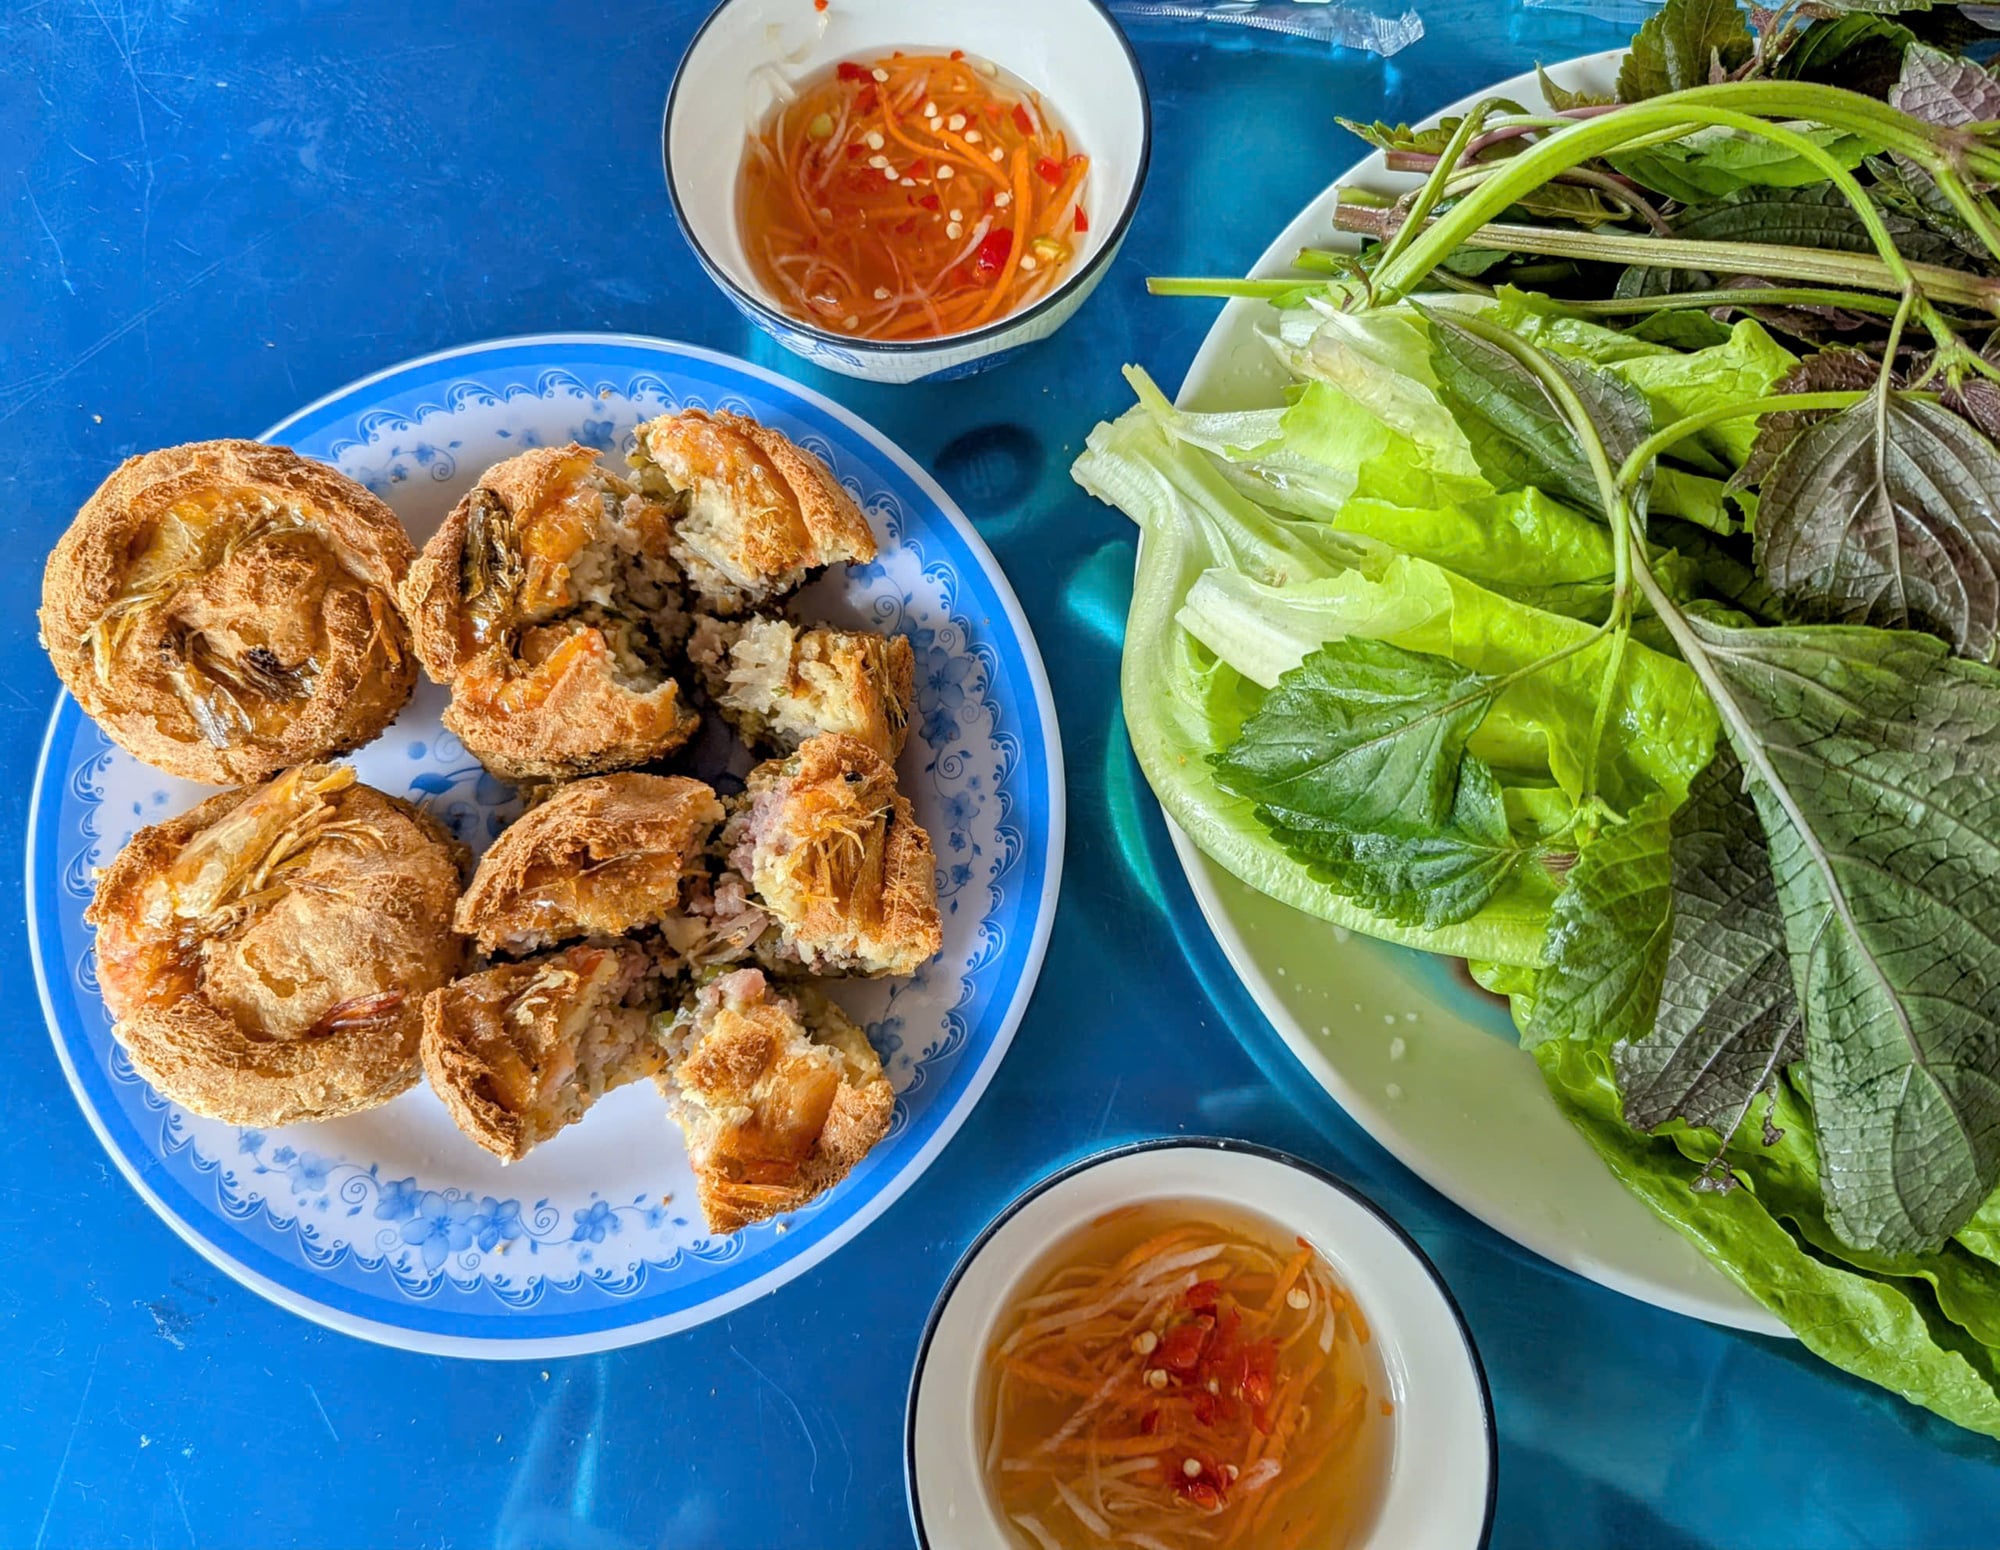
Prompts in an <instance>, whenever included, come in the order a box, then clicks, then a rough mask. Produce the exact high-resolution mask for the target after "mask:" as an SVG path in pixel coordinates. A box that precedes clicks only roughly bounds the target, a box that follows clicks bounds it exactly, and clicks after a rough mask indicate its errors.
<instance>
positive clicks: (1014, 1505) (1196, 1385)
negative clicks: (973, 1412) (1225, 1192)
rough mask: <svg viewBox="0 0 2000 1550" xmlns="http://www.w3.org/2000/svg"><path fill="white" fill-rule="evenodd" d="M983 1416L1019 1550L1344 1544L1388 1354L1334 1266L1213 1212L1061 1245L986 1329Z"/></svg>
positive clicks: (1375, 1501) (1107, 1222)
mask: <svg viewBox="0 0 2000 1550" xmlns="http://www.w3.org/2000/svg"><path fill="white" fill-rule="evenodd" d="M979 1405H980V1411H981V1418H982V1421H983V1427H982V1435H981V1441H982V1444H983V1447H984V1452H985V1469H986V1484H987V1489H988V1491H989V1492H990V1493H991V1497H992V1500H993V1502H994V1504H995V1505H996V1506H997V1507H998V1508H999V1510H1000V1514H1001V1516H1002V1517H1003V1518H1004V1519H1005V1520H1006V1522H1007V1524H1008V1527H1009V1530H1010V1532H1011V1533H1012V1534H1013V1535H1014V1542H1015V1543H1016V1544H1017V1545H1018V1546H1019V1547H1020V1550H1122V1547H1124V1546H1128V1545H1138V1546H1145V1547H1149V1550H1223V1547H1235V1550H1308V1547H1309V1550H1339V1547H1341V1546H1344V1545H1349V1544H1353V1543H1356V1542H1358V1541H1360V1540H1361V1539H1363V1538H1364V1537H1365V1536H1366V1534H1367V1532H1368V1530H1369V1528H1370V1526H1371V1525H1372V1524H1373V1522H1374V1518H1375V1515H1376V1511H1377V1508H1378V1507H1379V1505H1380V1502H1381V1499H1382V1494H1383V1489H1384V1485H1385V1483H1386V1480H1387V1474H1388V1462H1389V1457H1390V1452H1391V1449H1392V1437H1391V1426H1390V1422H1389V1417H1390V1415H1391V1413H1392V1412H1393V1410H1394V1406H1393V1404H1392V1403H1391V1401H1390V1399H1389V1385H1388V1379H1387V1375H1386V1373H1385V1372H1384V1369H1383V1366H1382V1360H1381V1353H1380V1351H1379V1350H1378V1349H1377V1348H1376V1347H1375V1344H1374V1340H1373V1337H1372V1335H1371V1332H1370V1330H1369V1327H1368V1320H1367V1317H1366V1316H1365V1314H1364V1313H1363V1312H1362V1310H1361V1309H1360V1308H1359V1307H1358V1306H1356V1304H1355V1302H1354V1299H1353V1296H1352V1295H1351V1294H1350V1293H1349V1292H1348V1290H1347V1288H1346V1287H1345V1286H1343V1285H1342V1284H1341V1283H1340V1281H1339V1280H1338V1279H1337V1278H1336V1277H1335V1275H1334V1273H1333V1270H1332V1267H1331V1266H1329V1265H1328V1264H1327V1262H1326V1260H1325V1259H1324V1258H1323V1257H1322V1256H1321V1255H1320V1254H1319V1252H1318V1250H1316V1249H1315V1248H1314V1247H1313V1246H1312V1245H1311V1244H1309V1243H1307V1242H1306V1240H1305V1239H1303V1238H1298V1237H1294V1236H1291V1235H1289V1234H1287V1233H1286V1232H1285V1231H1284V1230H1283V1229H1282V1228H1280V1227H1279V1226H1277V1224H1276V1223H1273V1222H1271V1221H1269V1220H1267V1219H1265V1218H1263V1217H1260V1216H1256V1215H1254V1214H1252V1213H1251V1212H1248V1211H1239V1210H1232V1209H1228V1208H1224V1207H1220V1206H1216V1205H1213V1204H1209V1203H1206V1202H1203V1203H1195V1202H1189V1203H1179V1202H1171V1201H1153V1202H1147V1203H1145V1204H1141V1205H1134V1206H1128V1207H1126V1208H1124V1209H1122V1210H1119V1211H1114V1212H1112V1213H1111V1214H1110V1215H1108V1216H1105V1217H1101V1218H1099V1219H1098V1220H1097V1221H1095V1222H1092V1223H1090V1224H1089V1225H1087V1226H1085V1227H1082V1228H1080V1229H1078V1230H1077V1231H1075V1232H1074V1233H1072V1234H1071V1235H1070V1236H1069V1237H1067V1238H1065V1239H1064V1240H1062V1241H1061V1242H1059V1243H1057V1244H1056V1245H1055V1246H1054V1247H1052V1248H1051V1249H1050V1250H1049V1252H1048V1254H1047V1255H1046V1256H1044V1258H1043V1259H1042V1260H1041V1262H1040V1263H1038V1264H1037V1265H1035V1266H1032V1267H1030V1268H1029V1270H1028V1271H1027V1272H1026V1273H1025V1274H1024V1275H1023V1276H1022V1278H1021V1280H1020V1282H1019V1283H1018V1284H1017V1286H1016V1288H1015V1290H1014V1293H1013V1294H1012V1297H1011V1301H1010V1304H1009V1306H1008V1307H1007V1309H1006V1310H1005V1311H1004V1312H1003V1313H1002V1314H1001V1316H1000V1319H999V1322H998V1323H997V1325H996V1326H995V1330H994V1335H993V1339H992V1343H991V1345H990V1346H989V1347H988V1350H987V1354H986V1371H985V1377H984V1383H983V1386H982V1392H981V1395H980V1401H979Z"/></svg>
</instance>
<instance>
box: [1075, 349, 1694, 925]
mask: <svg viewBox="0 0 2000 1550" xmlns="http://www.w3.org/2000/svg"><path fill="white" fill-rule="evenodd" d="M1142 382H1144V378H1143V377H1142V376H1140V377H1136V378H1135V386H1136V385H1138V384H1139V383H1142ZM1145 386H1146V387H1147V388H1151V384H1150V383H1145ZM1152 391H1153V394H1154V396H1156V397H1157V389H1153V390H1152ZM1217 463H1218V460H1217V459H1215V458H1214V457H1212V456H1211V455H1210V454H1208V453H1206V452H1203V451H1202V450H1201V449H1199V448H1197V447H1194V446H1192V445H1190V444H1188V443H1186V442H1182V441H1179V440H1177V439H1175V438H1172V437H1170V436H1168V435H1166V434H1165V433H1164V431H1163V430H1162V428H1161V426H1160V423H1159V421H1158V420H1157V419H1156V418H1155V417H1154V415H1153V414H1152V413H1151V412H1149V411H1148V410H1147V409H1146V408H1144V407H1141V408H1138V409H1135V410H1133V411H1131V412H1130V413H1128V414H1127V415H1125V416H1124V418H1122V419H1120V420H1118V421H1116V422H1113V423H1110V424H1106V425H1100V426H1099V427H1098V428H1097V429H1096V430H1095V431H1094V432H1092V434H1091V437H1090V440H1089V444H1088V446H1087V448H1086V450H1085V452H1084V454H1083V456H1082V457H1080V458H1079V459H1078V460H1077V463H1076V467H1075V469H1074V473H1075V476H1076V478H1077V480H1078V482H1079V483H1081V484H1082V485H1083V486H1084V488H1085V489H1087V490H1089V491H1090V492H1091V493H1092V494H1094V495H1096V496H1097V497H1098V498H1099V499H1101V500H1104V501H1107V502H1109V503H1110V504H1112V505H1115V506H1118V507H1119V508H1120V509H1122V510H1124V511H1125V512H1126V513H1128V514H1129V515H1130V516H1131V517H1132V518H1133V520H1134V521H1135V522H1137V523H1139V524H1140V526H1141V527H1142V529H1143V530H1144V535H1145V536H1144V542H1143V544H1142V546H1141V551H1140V556H1139V567H1138V575H1137V577H1136V578H1135V580H1134V583H1133V592H1132V605H1131V611H1130V614H1129V615H1128V618H1127V621H1126V635H1125V658H1124V673H1123V688H1124V703H1125V720H1126V726H1127V729H1128V730H1129V732H1130V734H1131V739H1132V748H1133V752H1134V753H1135V754H1136V755H1137V757H1138V760H1139V763H1140V766H1141V768H1142V769H1144V771H1145V772H1146V776H1147V779H1148V780H1149V781H1150V782H1151V783H1152V786H1153V789H1154V791H1155V792H1156V793H1157V794H1158V795H1159V797H1160V800H1161V802H1162V804H1163V805H1164V806H1165V807H1166V809H1167V811H1168V812H1169V813H1170V814H1172V815H1173V817H1174V819H1175V821H1176V822H1177V823H1179V824H1180V825H1181V827H1182V828H1183V829H1184V830H1185V831H1186V832H1187V833H1188V835H1189V836H1190V837H1191V838H1192V839H1193V840H1194V841H1195V843H1196V844H1198V845H1199V846H1201V848H1202V849H1203V850H1204V851H1206V852H1207V853H1208V854H1209V855H1211V856H1214V857H1215V858H1216V859H1217V860H1218V861H1219V862H1221V864H1222V865H1224V866H1226V867H1228V868H1229V870H1230V871H1232V872H1234V873H1235V874H1236V875H1237V876H1238V877H1240V878H1242V879H1243V880H1244V881H1245V882H1246V883H1248V884H1249V885H1250V886H1252V887H1254V888H1258V889H1260V890H1261V891H1263V892H1265V893H1267V894H1270V895H1271V896H1272V897H1273V898H1277V899H1281V900H1283V901H1284V902H1285V903H1287V904H1290V905H1292V906H1293V907H1294V908H1297V909H1302V910H1305V911H1307V912H1308V913H1310V914H1315V915H1318V916H1320V917H1321V918H1323V919H1326V920H1329V921H1332V922H1334V923H1335V924H1338V925H1341V926H1345V927H1348V928H1349V929H1352V930H1357V931H1363V932H1367V933H1369V934H1371V935H1375V936H1381V937H1385V938H1387V939H1388V940H1390V941H1399V942H1405V943H1408V944H1410V945H1412V946H1419V947H1425V948H1428V949H1430V950H1432V951H1435V952H1446V953H1455V954H1460V955H1463V956H1468V957H1478V958H1481V959H1486V960H1491V961H1494V962H1499V963H1518V964H1533V963H1534V962H1535V961H1536V960H1537V959H1538V958H1539V956H1540V953H1541V939H1542V933H1543V930H1544V927H1545V924H1546V921H1547V915H1548V898H1547V893H1546V890H1541V889H1526V890H1522V889H1505V890H1502V892H1501V893H1500V894H1499V895H1497V896H1496V897H1495V898H1494V899H1493V900H1492V902H1490V903H1489V904H1488V905H1487V906H1486V907H1485V908H1484V909H1482V910H1481V911H1480V912H1479V913H1478V914H1477V915H1475V916H1474V917H1473V918H1471V919H1470V920H1467V921H1464V922H1461V923H1459V924H1457V925H1454V926H1450V927H1447V928H1444V929H1442V930H1438V931H1425V930H1422V929H1415V928H1410V927H1407V926H1405V925H1403V924H1402V923H1401V922H1398V921H1394V920H1391V919H1388V918H1386V917H1384V916H1381V915H1378V914H1376V913H1375V912H1373V911H1370V910H1368V909H1366V908H1365V907H1363V906H1361V905H1359V904H1357V903H1356V902H1355V901H1354V900H1353V899H1352V898H1351V897H1350V896H1349V895H1348V894H1346V893H1345V892H1343V891H1342V890H1340V889H1338V888H1336V887H1334V886H1332V885H1331V884H1329V883H1328V882H1327V881H1325V879H1324V878H1320V877H1315V876H1314V875H1313V874H1311V873H1310V872H1308V871H1307V870H1306V869H1304V868H1302V867H1300V866H1299V864H1298V862H1297V860H1296V859H1295V858H1294V857H1293V856H1292V855H1291V854H1290V853H1289V852H1287V851H1286V850H1285V849H1284V847H1283V846H1282V845H1281V844H1279V843H1278V841H1277V840H1276V839H1274V838H1273V837H1272V835H1271V834H1270V832H1269V830H1268V829H1266V828H1265V826H1264V825H1262V824H1260V823H1258V822H1257V821H1256V818H1255V816H1254V812H1253V804H1251V803H1248V802H1245V801H1243V800H1242V799H1240V798H1237V797H1234V796H1231V795H1230V794H1229V793H1227V792H1224V791H1222V790H1221V788H1220V787H1218V786H1217V785H1216V784H1215V779H1214V770H1213V768H1212V766H1211V765H1210V763H1209V757H1210V755H1211V754H1214V753H1217V752H1220V751H1221V750H1222V749H1223V748H1224V747H1226V746H1227V745H1228V744H1229V743H1230V742H1231V741H1232V740H1233V739H1234V737H1235V735H1236V730H1237V728H1238V727H1239V726H1240V725H1241V723H1242V721H1243V719H1244V718H1245V717H1246V716H1248V715H1249V714H1250V713H1251V712H1252V711H1253V710H1254V709H1255V708H1256V704H1257V702H1258V700H1259V699H1260V698H1261V695H1262V690H1261V688H1260V687H1259V686H1258V685H1257V684H1255V683H1252V682H1249V681H1247V680H1245V679H1244V678H1242V676H1241V675H1240V674H1238V673H1237V672H1236V671H1235V670H1234V669H1232V668H1230V667H1228V666H1227V665H1226V664H1223V663H1222V662H1220V661H1219V660H1218V659H1217V658H1216V657H1215V655H1214V654H1213V653H1212V652H1209V651H1208V650H1206V649H1205V648H1204V647H1203V646H1202V645H1201V644H1200V643H1199V642H1198V641H1196V640H1194V639H1193V638H1192V637H1190V636H1189V635H1188V634H1187V633H1186V632H1185V631H1184V630H1183V629H1182V628H1181V627H1180V625H1179V624H1178V623H1177V622H1176V617H1175V616H1176V614H1177V613H1178V612H1179V610H1180V608H1181V606H1182V604H1183V603H1184V602H1185V601H1186V599H1187V597H1188V593H1189V590H1190V588H1191V587H1192V586H1193V584H1194V582H1195V580H1196V578H1198V577H1199V576H1200V575H1201V574H1202V572H1204V571H1206V570H1208V569H1210V568H1211V567H1222V568H1223V569H1224V571H1225V572H1226V573H1228V574H1235V575H1240V576H1243V577H1245V578H1246V579H1247V578H1248V577H1251V576H1256V577H1268V578H1271V579H1272V580H1274V581H1277V580H1296V581H1305V580H1309V579H1314V578H1319V579H1325V578H1331V577H1336V576H1352V577H1355V578H1357V579H1365V578H1363V572H1362V570H1361V569H1359V567H1365V566H1371V565H1379V564H1380V563H1381V557H1380V553H1379V550H1378V549H1377V548H1376V547H1375V546H1373V545H1371V544H1369V543H1367V542H1366V541H1364V540H1361V539H1358V538H1354V537H1352V536H1348V535H1343V534H1339V533H1336V532H1333V531H1331V530H1330V529H1324V528H1322V527H1319V526H1318V525H1316V524H1312V523H1308V522H1300V521H1297V520H1295V519H1292V518H1288V517H1286V516H1284V515H1282V514H1279V513H1274V512H1271V511H1269V510H1266V509H1265V508H1263V507H1260V506H1258V505H1256V504H1255V503H1253V502H1252V501H1250V500H1248V499H1247V498H1245V497H1244V496H1243V495H1242V494H1240V493H1239V492H1238V491H1237V489H1236V488H1235V487H1234V486H1233V485H1232V484H1231V483H1230V482H1229V480H1228V479H1227V478H1226V477H1225V476H1224V475H1223V473H1222V472H1221V471H1220V470H1219V468H1218V466H1217ZM1322 638H1323V637H1322ZM1317 643H1318V642H1317V640H1315V642H1314V644H1317ZM1296 660H1297V658H1296V657H1294V658H1293V661H1294V662H1295V661H1296ZM1676 666H1677V667H1678V664H1676ZM1682 671H1685V670H1684V669H1683V670H1682ZM1696 692H1697V693H1698V691H1696Z"/></svg>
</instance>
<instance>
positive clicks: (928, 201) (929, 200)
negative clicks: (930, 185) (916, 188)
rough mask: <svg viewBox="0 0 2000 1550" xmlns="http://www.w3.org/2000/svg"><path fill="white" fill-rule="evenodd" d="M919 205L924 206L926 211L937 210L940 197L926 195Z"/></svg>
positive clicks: (919, 201)
mask: <svg viewBox="0 0 2000 1550" xmlns="http://www.w3.org/2000/svg"><path fill="white" fill-rule="evenodd" d="M917 203H918V204H920V205H922V206H923V207H924V208H925V209H926V210H935V209H936V208H937V207H938V196H937V195H936V194H925V195H924V196H923V197H922V198H920V199H919V200H918V201H917Z"/></svg>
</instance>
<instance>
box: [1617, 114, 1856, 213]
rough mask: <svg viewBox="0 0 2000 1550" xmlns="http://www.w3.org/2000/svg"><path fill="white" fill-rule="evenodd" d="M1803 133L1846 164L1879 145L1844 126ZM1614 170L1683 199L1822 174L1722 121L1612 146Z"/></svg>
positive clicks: (1798, 183) (1791, 183) (1806, 180)
mask: <svg viewBox="0 0 2000 1550" xmlns="http://www.w3.org/2000/svg"><path fill="white" fill-rule="evenodd" d="M1801 132H1802V133H1803V134H1804V136H1805V138H1806V139H1807V140H1809V141H1811V142H1812V143H1813V144H1814V145H1816V146H1818V147H1819V148H1820V149H1821V150H1823V151H1825V152H1826V153H1827V154H1828V155H1829V156H1831V157H1833V159H1834V160H1835V161H1837V162H1839V163H1840V165H1841V166H1842V167H1844V168H1847V169H1848V170H1850V171H1851V170H1852V169H1854V168H1856V167H1858V166H1860V165H1861V164H1862V162H1863V161H1865V160H1866V159H1867V158H1868V157H1870V156H1873V155H1875V154H1876V153H1877V152H1879V151H1880V150H1881V149H1882V147H1881V146H1880V145H1879V144H1877V143H1876V142H1874V141H1872V140H1870V139H1869V138H1868V137H1867V136H1865V135H1860V134H1855V133H1853V132H1852V131H1849V130H1845V129H1830V128H1816V129H1806V130H1803V131H1801ZM1605 160H1606V161H1608V162H1610V164H1611V165H1612V167H1614V168H1615V169H1616V170H1617V171H1618V172H1620V173H1622V174H1623V175H1624V176H1626V177H1628V178H1631V179H1632V180H1633V181H1634V182H1635V183H1639V184H1641V185H1643V186H1644V187H1646V188H1650V189H1652V190H1653V191H1654V192H1655V193H1659V194H1665V195H1666V196H1667V197H1668V198H1670V199H1678V200H1680V201H1682V202H1683V203H1684V204H1700V203H1702V202H1704V201H1706V200H1710V199H1720V198H1722V197H1723V196H1724V195H1727V194H1734V193H1738V192H1741V191H1742V190H1744V189H1748V188H1804V187H1806V186H1808V185H1811V184H1814V183H1818V182H1821V181H1822V180H1823V179H1824V177H1825V174H1824V173H1823V172H1822V171H1821V170H1820V169H1819V167H1818V166H1817V165H1815V164H1814V163H1813V162H1811V161H1809V160H1807V159H1806V158H1805V157H1804V156H1802V155H1800V154H1799V153H1798V152H1797V151H1796V150H1793V149H1792V148H1790V147H1789V146H1784V145H1778V144H1775V143H1774V142H1772V141H1770V140H1767V139H1765V138H1763V137H1762V136H1759V135H1753V134H1746V133H1744V132H1743V131H1741V130H1737V129H1729V128H1723V127H1714V128H1709V129H1697V130H1696V131H1694V133H1692V134H1688V135H1683V136H1682V137H1681V138H1680V139H1678V140H1669V141H1665V142H1663V143H1661V144H1659V145H1648V146H1642V147H1637V148H1634V149H1632V150H1628V151H1618V152H1615V153H1613V154H1612V155H1610V156H1607V157H1606V158H1605Z"/></svg>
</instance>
